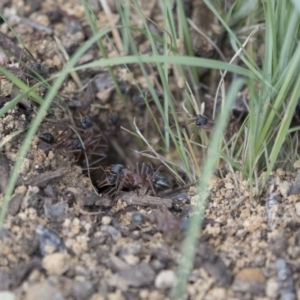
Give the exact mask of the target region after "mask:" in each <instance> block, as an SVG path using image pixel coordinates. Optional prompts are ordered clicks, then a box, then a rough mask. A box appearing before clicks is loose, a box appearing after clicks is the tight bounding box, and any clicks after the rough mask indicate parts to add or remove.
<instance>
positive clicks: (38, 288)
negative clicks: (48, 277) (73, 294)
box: [25, 282, 65, 300]
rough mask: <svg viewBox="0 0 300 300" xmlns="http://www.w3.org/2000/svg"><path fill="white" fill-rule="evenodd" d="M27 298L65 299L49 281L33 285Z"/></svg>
mask: <svg viewBox="0 0 300 300" xmlns="http://www.w3.org/2000/svg"><path fill="white" fill-rule="evenodd" d="M25 299H26V300H41V299H43V300H64V299H65V298H64V297H63V295H62V294H61V292H60V291H59V290H58V289H56V288H55V287H54V286H52V285H50V284H49V283H48V282H43V283H37V284H35V285H33V286H31V287H30V288H29V289H28V291H27V294H26V297H25Z"/></svg>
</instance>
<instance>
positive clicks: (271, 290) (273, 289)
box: [266, 278, 278, 299]
mask: <svg viewBox="0 0 300 300" xmlns="http://www.w3.org/2000/svg"><path fill="white" fill-rule="evenodd" d="M266 296H267V297H268V298H269V299H277V297H278V282H277V280H276V279H275V278H271V279H269V280H268V281H267V284H266Z"/></svg>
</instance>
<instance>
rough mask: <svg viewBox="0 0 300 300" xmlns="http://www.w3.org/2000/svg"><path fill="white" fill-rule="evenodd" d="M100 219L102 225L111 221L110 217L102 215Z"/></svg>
mask: <svg viewBox="0 0 300 300" xmlns="http://www.w3.org/2000/svg"><path fill="white" fill-rule="evenodd" d="M101 221H102V224H103V225H109V224H110V223H111V218H110V217H108V216H104V217H102V220H101Z"/></svg>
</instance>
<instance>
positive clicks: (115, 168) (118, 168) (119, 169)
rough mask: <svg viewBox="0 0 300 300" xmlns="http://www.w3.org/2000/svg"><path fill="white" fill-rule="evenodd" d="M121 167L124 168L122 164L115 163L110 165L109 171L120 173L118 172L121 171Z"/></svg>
mask: <svg viewBox="0 0 300 300" xmlns="http://www.w3.org/2000/svg"><path fill="white" fill-rule="evenodd" d="M123 169H124V166H123V165H121V164H116V165H112V166H111V169H110V172H111V173H112V174H115V175H117V174H120V172H121V171H122V170H123Z"/></svg>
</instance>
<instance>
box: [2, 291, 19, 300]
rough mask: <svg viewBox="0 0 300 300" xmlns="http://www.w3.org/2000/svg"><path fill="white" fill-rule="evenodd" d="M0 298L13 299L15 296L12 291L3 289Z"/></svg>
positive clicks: (4, 299)
mask: <svg viewBox="0 0 300 300" xmlns="http://www.w3.org/2000/svg"><path fill="white" fill-rule="evenodd" d="M0 299H1V300H15V299H16V297H15V295H14V294H13V293H11V292H7V291H5V292H0Z"/></svg>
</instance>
